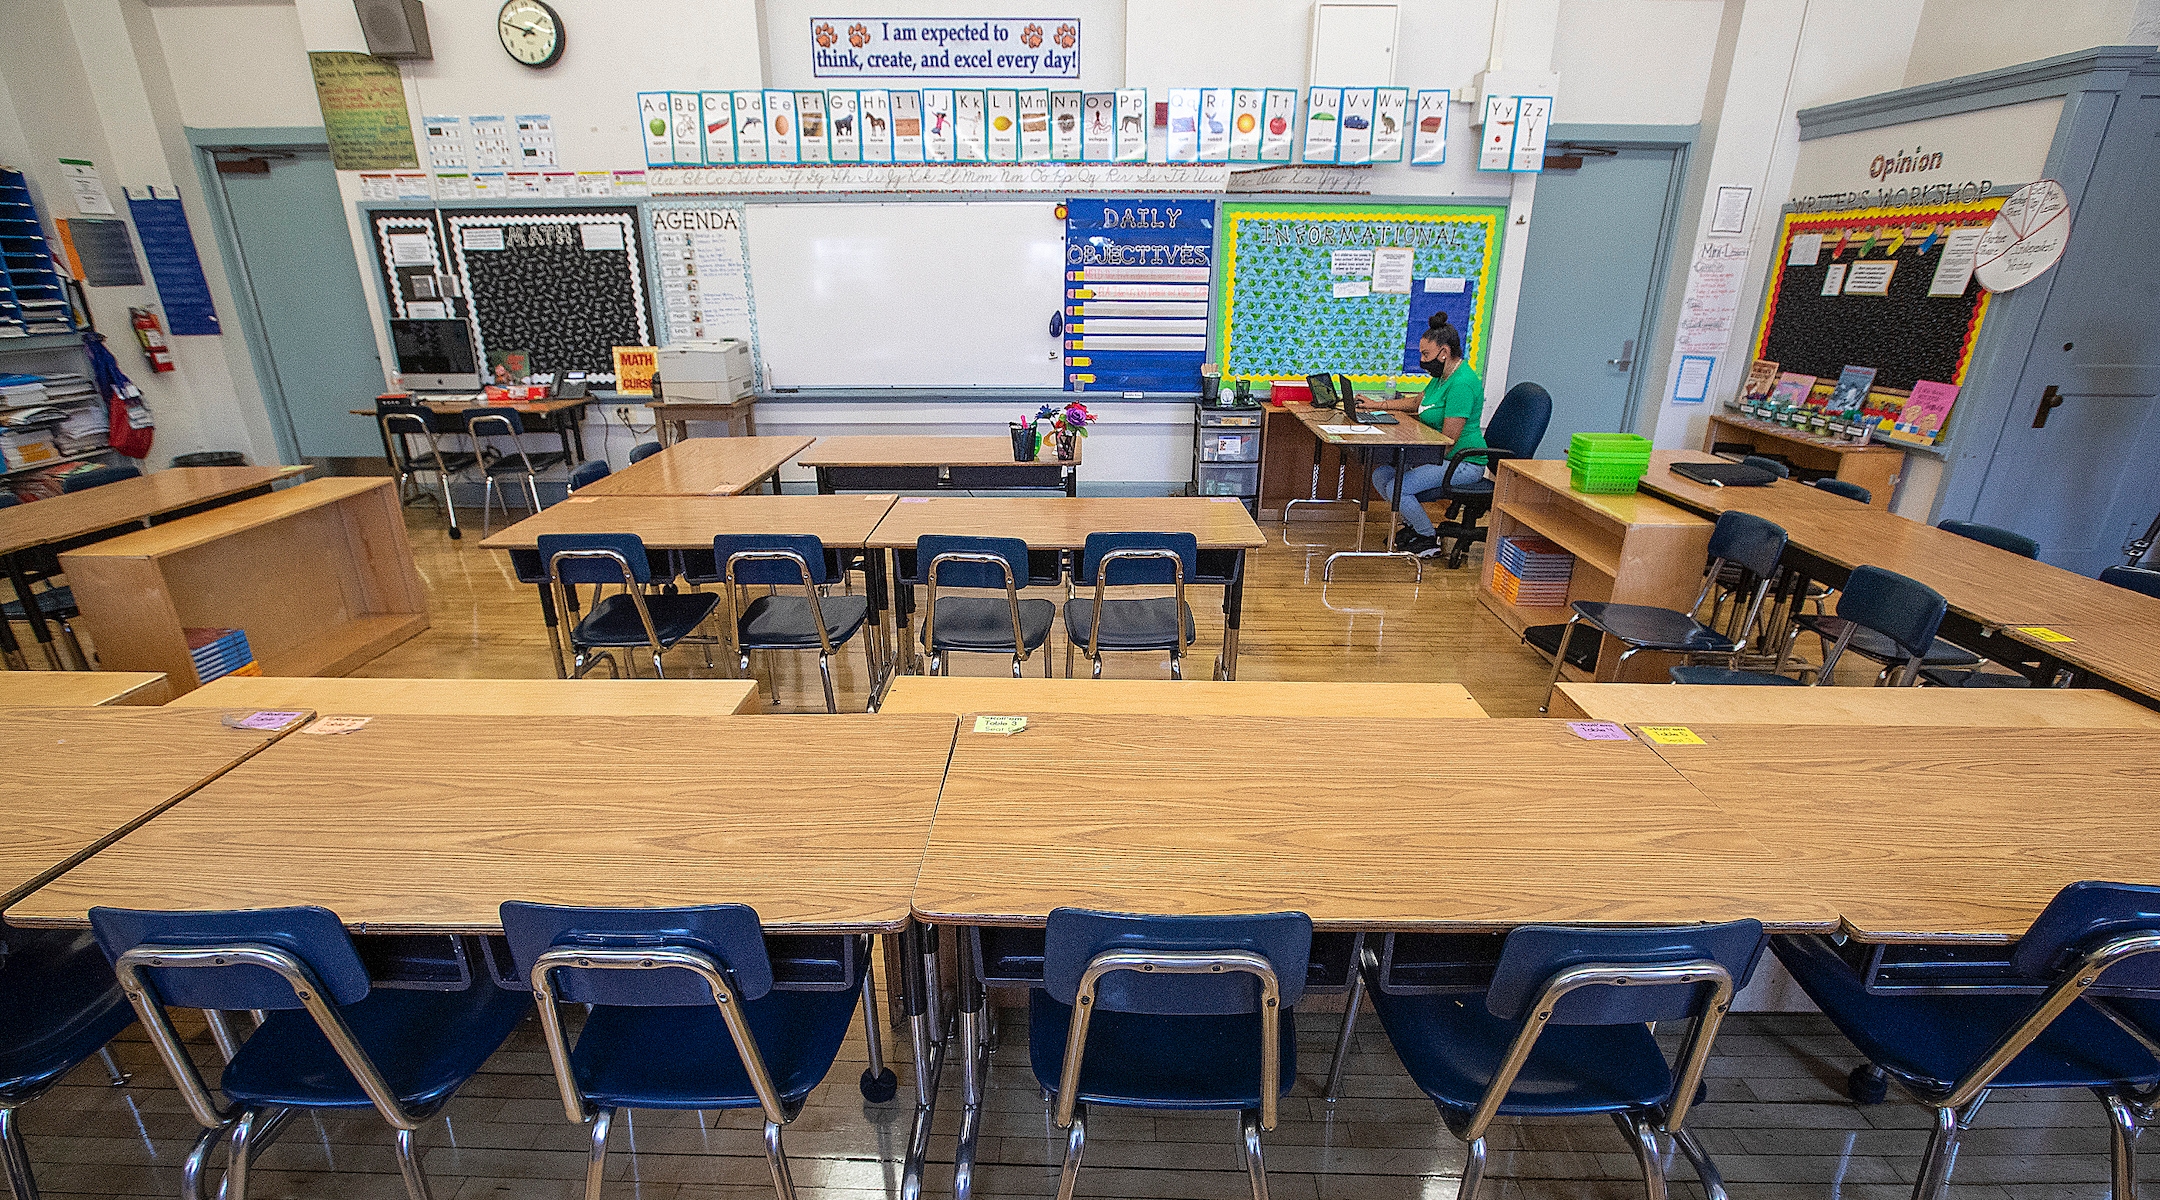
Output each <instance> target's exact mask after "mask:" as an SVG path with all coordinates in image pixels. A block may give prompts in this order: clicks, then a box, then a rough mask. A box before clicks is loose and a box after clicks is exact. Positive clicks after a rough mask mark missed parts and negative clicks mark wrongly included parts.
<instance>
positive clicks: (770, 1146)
mask: <svg viewBox="0 0 2160 1200" xmlns="http://www.w3.org/2000/svg"><path fill="white" fill-rule="evenodd" d="M765 1162H766V1165H767V1166H770V1167H771V1168H772V1185H773V1191H774V1193H776V1194H777V1195H778V1196H779V1197H780V1200H795V1179H794V1177H793V1176H791V1175H789V1174H788V1166H787V1154H786V1153H785V1152H784V1151H782V1150H781V1148H780V1122H778V1121H767V1122H765Z"/></svg>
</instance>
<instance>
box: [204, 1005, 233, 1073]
mask: <svg viewBox="0 0 2160 1200" xmlns="http://www.w3.org/2000/svg"><path fill="white" fill-rule="evenodd" d="M203 1024H205V1025H208V1026H209V1027H210V1040H211V1041H213V1042H216V1043H217V1048H218V1054H219V1056H220V1057H222V1058H224V1060H225V1061H226V1062H231V1061H232V1060H233V1055H235V1054H238V1053H240V1040H239V1039H238V1038H235V1037H234V1036H233V1031H232V1022H230V1021H228V1020H226V1019H225V1014H224V1013H221V1012H218V1011H217V1010H216V1009H210V1008H206V1009H204V1010H203Z"/></svg>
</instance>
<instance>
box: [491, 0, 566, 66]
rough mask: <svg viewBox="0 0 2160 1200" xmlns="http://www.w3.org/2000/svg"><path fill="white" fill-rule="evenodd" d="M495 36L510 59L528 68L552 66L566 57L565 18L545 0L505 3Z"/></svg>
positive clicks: (518, 0) (496, 19)
mask: <svg viewBox="0 0 2160 1200" xmlns="http://www.w3.org/2000/svg"><path fill="white" fill-rule="evenodd" d="M495 33H496V36H498V37H500V38H501V39H502V47H503V49H504V50H505V51H507V52H508V53H509V55H510V57H511V58H514V59H516V60H517V61H518V62H520V63H523V64H524V65H526V66H528V67H551V66H554V65H555V60H556V59H559V58H561V57H562V52H563V23H562V18H561V17H559V16H556V15H555V10H554V9H552V8H549V7H548V6H547V5H545V4H543V3H541V0H505V2H504V4H503V6H502V11H500V12H498V13H497V14H496V15H495Z"/></svg>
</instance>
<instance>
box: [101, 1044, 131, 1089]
mask: <svg viewBox="0 0 2160 1200" xmlns="http://www.w3.org/2000/svg"><path fill="white" fill-rule="evenodd" d="M98 1057H99V1058H101V1059H104V1060H105V1073H106V1074H107V1075H109V1076H111V1077H112V1085H113V1086H114V1087H126V1086H127V1085H128V1081H129V1080H130V1079H133V1078H135V1077H134V1076H133V1075H130V1074H128V1073H127V1072H126V1071H123V1070H121V1069H120V1060H118V1059H116V1058H114V1057H113V1053H112V1047H111V1046H103V1047H100V1048H99V1049H98Z"/></svg>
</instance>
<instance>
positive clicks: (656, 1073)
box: [570, 988, 856, 1109]
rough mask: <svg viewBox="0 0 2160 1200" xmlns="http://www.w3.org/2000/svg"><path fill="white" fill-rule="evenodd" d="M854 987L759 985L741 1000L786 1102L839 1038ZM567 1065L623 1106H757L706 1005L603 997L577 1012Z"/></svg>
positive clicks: (807, 1086) (806, 1087) (798, 1095)
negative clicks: (579, 1025)
mask: <svg viewBox="0 0 2160 1200" xmlns="http://www.w3.org/2000/svg"><path fill="white" fill-rule="evenodd" d="M855 1004H856V989H854V988H849V989H848V990H847V991H844V992H782V991H773V992H767V993H766V994H765V995H763V996H762V997H759V998H758V999H756V1000H750V1001H745V1002H744V1003H743V1006H742V1008H743V1015H744V1016H745V1017H746V1018H748V1019H749V1022H750V1029H751V1033H752V1036H753V1037H755V1038H756V1040H757V1043H758V1048H759V1050H760V1052H761V1053H762V1056H763V1057H764V1059H765V1069H766V1070H767V1071H769V1072H770V1073H771V1075H772V1081H773V1086H774V1087H775V1088H776V1089H778V1090H779V1092H780V1099H781V1102H782V1103H785V1104H798V1103H801V1101H802V1099H803V1098H804V1097H805V1096H808V1095H809V1094H810V1092H811V1091H812V1089H814V1088H816V1087H817V1085H818V1083H819V1081H821V1080H823V1079H824V1078H825V1075H826V1073H827V1072H828V1071H830V1070H831V1069H832V1063H833V1059H834V1058H836V1057H838V1056H839V1053H840V1046H841V1043H842V1042H843V1041H845V1040H846V1038H847V1032H848V1014H849V1013H851V1012H852V1011H854V1008H855ZM570 1069H571V1071H572V1072H574V1073H575V1074H576V1076H577V1081H578V1086H579V1088H580V1089H582V1090H583V1091H584V1093H585V1096H586V1098H587V1099H589V1100H591V1101H592V1102H593V1103H595V1104H600V1105H608V1106H616V1105H619V1106H621V1107H624V1108H660V1109H697V1108H756V1107H757V1105H758V1096H757V1089H756V1088H755V1087H753V1086H752V1085H751V1083H750V1075H749V1072H748V1071H747V1070H745V1069H744V1067H743V1063H742V1056H741V1055H739V1054H737V1053H736V1052H735V1043H734V1040H733V1039H732V1038H730V1037H729V1036H728V1030H727V1024H726V1021H725V1019H724V1018H723V1017H721V1015H720V1011H719V1010H718V1009H716V1008H714V1007H713V1006H712V1005H711V1004H704V1005H699V1006H696V1007H673V1006H654V1007H642V1006H638V1007H631V1006H623V1005H612V1004H601V1005H596V1006H594V1008H593V1010H592V1013H591V1015H590V1016H588V1017H586V1018H585V1025H584V1028H583V1030H582V1031H581V1032H580V1033H579V1035H578V1040H577V1046H576V1048H575V1049H573V1050H572V1051H571V1052H570Z"/></svg>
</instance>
